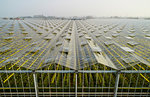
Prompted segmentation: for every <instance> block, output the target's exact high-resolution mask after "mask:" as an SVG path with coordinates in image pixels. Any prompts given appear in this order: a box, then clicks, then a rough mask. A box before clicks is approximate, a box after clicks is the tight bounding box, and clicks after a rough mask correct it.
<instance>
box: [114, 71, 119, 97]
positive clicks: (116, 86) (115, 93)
mask: <svg viewBox="0 0 150 97" xmlns="http://www.w3.org/2000/svg"><path fill="white" fill-rule="evenodd" d="M119 77H120V71H117V73H116V81H115V88H114V97H117V91H118V84H119Z"/></svg>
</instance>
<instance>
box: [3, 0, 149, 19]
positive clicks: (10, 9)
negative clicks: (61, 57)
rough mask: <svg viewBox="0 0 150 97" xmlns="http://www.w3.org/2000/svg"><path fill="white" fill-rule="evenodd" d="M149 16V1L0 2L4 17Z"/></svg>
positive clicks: (17, 0) (12, 0)
mask: <svg viewBox="0 0 150 97" xmlns="http://www.w3.org/2000/svg"><path fill="white" fill-rule="evenodd" d="M36 14H43V15H46V16H47V15H52V16H86V15H92V16H144V17H148V16H150V0H0V17H4V16H8V17H10V16H29V15H31V16H32V15H36Z"/></svg>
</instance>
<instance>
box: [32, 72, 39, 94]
mask: <svg viewBox="0 0 150 97" xmlns="http://www.w3.org/2000/svg"><path fill="white" fill-rule="evenodd" d="M33 78H34V88H35V94H36V97H39V96H38V84H37V78H36V73H35V71H33Z"/></svg>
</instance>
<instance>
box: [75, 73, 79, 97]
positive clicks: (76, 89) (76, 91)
mask: <svg viewBox="0 0 150 97" xmlns="http://www.w3.org/2000/svg"><path fill="white" fill-rule="evenodd" d="M77 78H78V75H77V73H76V83H75V85H76V86H75V97H77V96H78V94H77V93H78V83H77Z"/></svg>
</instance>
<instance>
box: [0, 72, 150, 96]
mask: <svg viewBox="0 0 150 97" xmlns="http://www.w3.org/2000/svg"><path fill="white" fill-rule="evenodd" d="M0 73H33V78H34V87H35V94H36V97H38V93H39V91H38V84H37V83H38V82H37V78H36V74H37V73H75V74H76V81H75V97H77V95H78V91H77V77H78V76H77V74H78V73H114V74H116V81H115V87H114V97H117V91H118V84H119V77H120V74H121V73H150V70H137V71H136V70H120V71H117V70H110V71H109V70H78V71H76V70H33V71H32V70H19V71H17V70H0Z"/></svg>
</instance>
